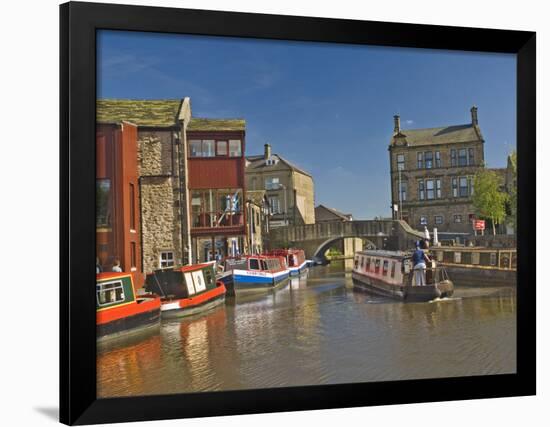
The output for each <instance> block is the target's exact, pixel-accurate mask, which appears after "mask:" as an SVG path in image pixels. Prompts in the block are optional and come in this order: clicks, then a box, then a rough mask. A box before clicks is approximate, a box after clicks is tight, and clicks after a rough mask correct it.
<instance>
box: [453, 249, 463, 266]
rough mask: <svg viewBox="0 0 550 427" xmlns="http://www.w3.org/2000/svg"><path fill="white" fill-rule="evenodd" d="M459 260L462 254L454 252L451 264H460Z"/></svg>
mask: <svg viewBox="0 0 550 427" xmlns="http://www.w3.org/2000/svg"><path fill="white" fill-rule="evenodd" d="M461 260H462V253H461V252H455V253H454V260H453V262H454V263H455V264H460V262H461Z"/></svg>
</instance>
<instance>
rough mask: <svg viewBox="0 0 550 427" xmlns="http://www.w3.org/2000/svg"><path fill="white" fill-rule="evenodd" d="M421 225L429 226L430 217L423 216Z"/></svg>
mask: <svg viewBox="0 0 550 427" xmlns="http://www.w3.org/2000/svg"><path fill="white" fill-rule="evenodd" d="M420 225H428V217H426V216H421V217H420Z"/></svg>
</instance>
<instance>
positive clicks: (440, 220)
mask: <svg viewBox="0 0 550 427" xmlns="http://www.w3.org/2000/svg"><path fill="white" fill-rule="evenodd" d="M434 222H435V223H436V224H437V225H440V224H443V216H442V215H436V216H434Z"/></svg>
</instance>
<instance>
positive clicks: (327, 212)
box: [315, 205, 353, 223]
mask: <svg viewBox="0 0 550 427" xmlns="http://www.w3.org/2000/svg"><path fill="white" fill-rule="evenodd" d="M331 221H343V222H345V221H353V215H352V214H346V213H343V212H340V211H338V210H336V209H333V208H329V207H328V206H325V205H319V206H316V207H315V222H316V223H319V222H331Z"/></svg>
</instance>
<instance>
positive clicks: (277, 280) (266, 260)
mask: <svg viewBox="0 0 550 427" xmlns="http://www.w3.org/2000/svg"><path fill="white" fill-rule="evenodd" d="M223 266H224V272H223V273H222V274H221V275H220V276H219V277H218V280H220V281H221V282H223V284H224V285H225V287H226V289H227V292H228V293H229V294H232V295H236V294H237V293H243V292H251V291H266V290H270V289H274V288H276V287H277V286H279V285H281V284H283V283H285V281H286V279H288V277H289V274H290V272H289V270H288V268H287V266H286V260H285V258H284V257H281V256H274V255H245V256H240V257H228V258H225V259H224V261H223Z"/></svg>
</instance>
